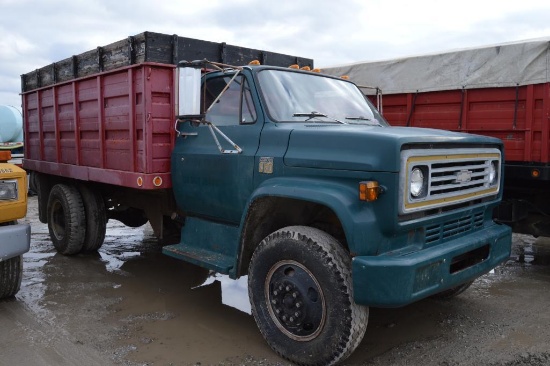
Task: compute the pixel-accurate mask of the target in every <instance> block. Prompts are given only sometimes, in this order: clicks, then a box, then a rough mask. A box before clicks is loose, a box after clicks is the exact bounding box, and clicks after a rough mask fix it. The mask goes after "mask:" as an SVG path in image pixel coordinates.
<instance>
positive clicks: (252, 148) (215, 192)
mask: <svg viewBox="0 0 550 366" xmlns="http://www.w3.org/2000/svg"><path fill="white" fill-rule="evenodd" d="M231 77H232V75H231V74H229V75H227V74H226V75H223V76H219V75H218V76H210V77H208V76H207V77H206V80H205V83H204V84H203V90H202V93H201V95H202V96H203V103H204V104H203V105H204V106H205V107H206V108H205V109H207V108H208V107H210V105H211V104H212V102H213V101H214V99H215V98H216V97H217V96H218V95H219V94H220V92H221V91H222V90H223V88H224V87H225V86H226V85H227V84H228V83H229V81H230V79H231ZM257 103H258V101H257V96H256V94H255V93H251V90H250V82H249V81H248V80H247V78H246V77H245V76H243V75H239V76H237V78H236V79H235V80H234V81H233V82H231V83H230V84H229V88H228V89H227V90H226V91H225V93H224V94H223V95H222V96H221V98H220V99H219V100H218V101H217V102H216V103H215V105H214V106H213V107H212V109H211V110H210V111H209V112H208V113H207V114H206V120H207V121H210V122H212V123H213V124H214V125H216V126H217V127H218V128H219V129H220V130H221V131H222V132H223V133H224V134H225V135H226V136H227V137H229V138H230V139H231V140H232V141H233V142H234V143H235V144H237V145H238V146H239V147H240V148H241V149H242V152H241V153H240V154H235V153H222V152H220V149H219V148H218V146H217V145H216V142H215V140H214V138H213V136H212V133H211V131H210V129H209V127H208V126H207V125H204V124H201V125H199V126H192V125H190V123H188V122H186V123H180V126H179V127H178V129H179V131H181V132H182V133H184V134H188V135H187V136H180V137H178V138H177V141H176V144H175V148H174V152H173V154H172V183H173V187H174V195H175V197H176V200H177V202H178V205H179V206H180V207H181V208H183V209H184V210H185V211H186V212H187V213H188V214H190V215H193V216H198V217H203V218H210V219H215V220H219V221H224V222H227V223H234V224H237V223H239V222H240V219H241V214H242V212H243V210H244V208H245V205H246V202H247V200H248V198H249V197H250V194H251V193H252V188H253V176H254V156H255V155H256V151H257V150H258V145H259V140H260V133H261V130H262V127H263V120H260V119H261V117H260V116H259V115H258V113H256V108H255V105H257ZM217 137H218V140H219V142H220V144H221V145H222V148H223V149H227V150H234V149H235V148H234V147H233V146H231V144H229V143H228V142H227V141H226V140H224V139H223V138H222V137H221V136H220V135H217Z"/></svg>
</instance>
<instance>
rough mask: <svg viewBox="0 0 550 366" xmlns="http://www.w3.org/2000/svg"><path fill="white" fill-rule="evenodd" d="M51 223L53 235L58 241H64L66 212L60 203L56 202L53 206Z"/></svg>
mask: <svg viewBox="0 0 550 366" xmlns="http://www.w3.org/2000/svg"><path fill="white" fill-rule="evenodd" d="M51 212H52V213H51V217H50V223H51V228H52V231H53V234H54V235H55V237H56V239H57V240H63V238H64V237H65V211H64V210H63V206H62V205H61V203H60V202H59V201H55V202H54V203H53V205H52V211H51Z"/></svg>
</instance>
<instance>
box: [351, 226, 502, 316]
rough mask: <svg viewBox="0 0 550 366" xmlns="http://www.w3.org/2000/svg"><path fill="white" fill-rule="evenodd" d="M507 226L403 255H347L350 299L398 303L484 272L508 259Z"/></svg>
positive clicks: (374, 303)
mask: <svg viewBox="0 0 550 366" xmlns="http://www.w3.org/2000/svg"><path fill="white" fill-rule="evenodd" d="M511 245H512V232H511V229H510V228H509V227H508V226H505V225H492V226H491V227H489V228H486V229H483V230H480V231H476V232H474V233H472V234H469V235H465V236H462V237H460V238H457V239H454V240H450V241H448V242H446V243H443V244H440V245H437V246H434V247H430V248H427V249H423V250H419V251H416V252H413V253H409V254H407V255H401V256H391V255H380V256H360V257H355V258H353V264H352V270H353V274H352V276H353V291H354V299H355V302H356V303H358V304H362V305H367V306H373V307H400V306H404V305H407V304H409V303H412V302H414V301H417V300H420V299H423V298H425V297H428V296H430V295H433V294H436V293H438V292H441V291H444V290H446V289H449V288H453V287H456V286H458V285H460V284H462V283H465V282H468V281H472V280H474V279H475V278H477V277H479V276H481V275H483V274H485V273H487V272H489V271H490V270H491V269H493V268H495V267H496V266H497V265H499V264H500V263H502V262H504V261H505V260H506V259H508V258H509V257H510V251H511Z"/></svg>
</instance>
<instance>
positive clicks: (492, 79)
mask: <svg viewBox="0 0 550 366" xmlns="http://www.w3.org/2000/svg"><path fill="white" fill-rule="evenodd" d="M323 73H325V74H329V75H335V76H342V75H348V76H349V77H350V80H352V81H353V82H355V83H356V84H358V85H368V86H373V87H378V88H380V89H382V91H383V93H384V94H395V93H411V92H416V91H420V92H426V91H434V90H453V89H462V88H466V89H472V88H488V87H507V86H508V87H509V86H516V85H528V84H540V83H546V82H549V81H550V37H549V38H545V39H536V40H529V41H521V42H513V43H506V44H500V45H493V46H486V47H479V48H471V49H463V50H457V51H451V52H445V53H438V54H430V55H422V56H414V57H406V58H399V59H393V60H386V61H377V62H360V63H354V64H350V65H343V66H336V67H329V68H323Z"/></svg>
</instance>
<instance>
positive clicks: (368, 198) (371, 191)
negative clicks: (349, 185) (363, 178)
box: [359, 181, 380, 202]
mask: <svg viewBox="0 0 550 366" xmlns="http://www.w3.org/2000/svg"><path fill="white" fill-rule="evenodd" d="M379 194H380V186H379V185H378V182H376V181H367V182H359V199H360V200H361V201H365V202H372V201H376V200H377V199H378V195H379Z"/></svg>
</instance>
